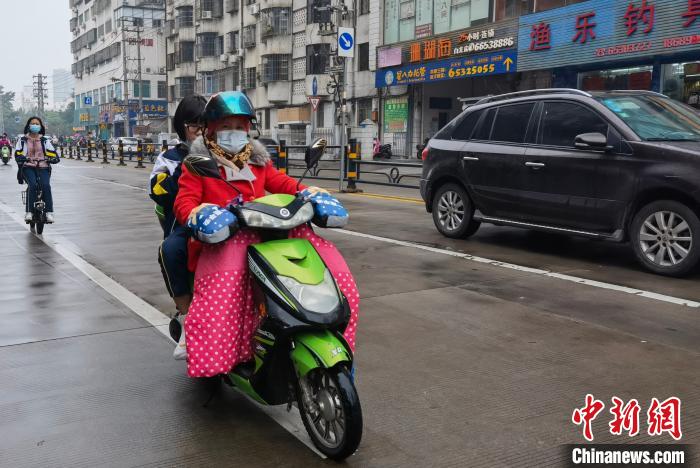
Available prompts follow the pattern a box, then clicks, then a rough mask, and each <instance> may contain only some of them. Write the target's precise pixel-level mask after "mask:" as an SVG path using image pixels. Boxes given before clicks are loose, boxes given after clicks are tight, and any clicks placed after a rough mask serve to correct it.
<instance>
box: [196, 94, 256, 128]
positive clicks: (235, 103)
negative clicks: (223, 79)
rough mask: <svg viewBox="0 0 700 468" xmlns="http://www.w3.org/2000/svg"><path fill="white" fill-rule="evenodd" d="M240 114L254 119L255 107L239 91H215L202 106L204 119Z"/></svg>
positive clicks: (217, 118) (207, 120) (208, 120)
mask: <svg viewBox="0 0 700 468" xmlns="http://www.w3.org/2000/svg"><path fill="white" fill-rule="evenodd" d="M235 115H240V116H244V117H248V118H249V119H250V120H252V121H255V108H254V107H253V103H251V102H250V99H248V96H246V95H245V94H243V93H242V92H240V91H223V92H221V93H216V94H215V95H213V96H212V97H211V98H209V102H207V105H206V106H205V107H204V120H205V121H206V122H212V121H214V120H219V119H223V118H226V117H231V116H235Z"/></svg>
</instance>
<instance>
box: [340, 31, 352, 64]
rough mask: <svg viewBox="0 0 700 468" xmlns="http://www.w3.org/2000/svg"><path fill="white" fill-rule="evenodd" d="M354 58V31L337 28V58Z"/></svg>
mask: <svg viewBox="0 0 700 468" xmlns="http://www.w3.org/2000/svg"><path fill="white" fill-rule="evenodd" d="M354 56H355V29H353V28H338V57H349V58H353V57H354Z"/></svg>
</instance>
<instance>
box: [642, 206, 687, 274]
mask: <svg viewBox="0 0 700 468" xmlns="http://www.w3.org/2000/svg"><path fill="white" fill-rule="evenodd" d="M630 238H631V240H632V245H633V247H634V252H635V254H636V255H637V258H638V259H639V261H640V262H641V263H642V264H643V265H644V266H645V267H647V268H648V269H649V270H651V271H653V272H654V273H659V274H662V275H668V276H683V275H686V274H688V273H690V272H691V271H692V270H693V268H694V267H695V266H696V265H697V264H698V260H700V220H699V219H698V216H697V214H695V213H694V212H693V210H691V209H690V208H688V207H687V206H686V205H684V204H682V203H679V202H677V201H673V200H661V201H657V202H653V203H650V204H648V205H646V206H645V207H643V208H642V209H641V210H639V212H638V213H637V214H636V215H635V217H634V219H633V220H632V225H631V232H630Z"/></svg>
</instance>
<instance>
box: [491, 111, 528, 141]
mask: <svg viewBox="0 0 700 468" xmlns="http://www.w3.org/2000/svg"><path fill="white" fill-rule="evenodd" d="M534 107H535V104H534V103H531V102H529V103H525V104H513V105H510V106H502V107H499V108H498V113H497V114H496V122H495V123H494V126H493V132H492V134H491V140H493V141H509V142H512V143H522V142H524V141H525V133H526V132H527V125H528V123H529V122H530V114H532V109H533V108H534Z"/></svg>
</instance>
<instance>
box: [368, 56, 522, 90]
mask: <svg viewBox="0 0 700 468" xmlns="http://www.w3.org/2000/svg"><path fill="white" fill-rule="evenodd" d="M517 61H518V55H517V53H516V52H515V51H514V50H510V51H504V52H497V53H494V54H485V55H477V56H470V57H461V58H455V59H450V60H440V61H437V62H428V63H424V64H415V65H407V66H404V67H401V68H390V69H383V70H377V72H376V73H375V86H376V87H377V88H383V87H386V86H396V85H407V84H418V83H432V82H435V81H444V80H452V79H460V78H470V77H475V76H488V75H499V74H502V73H512V72H514V71H515V70H516V67H517Z"/></svg>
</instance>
